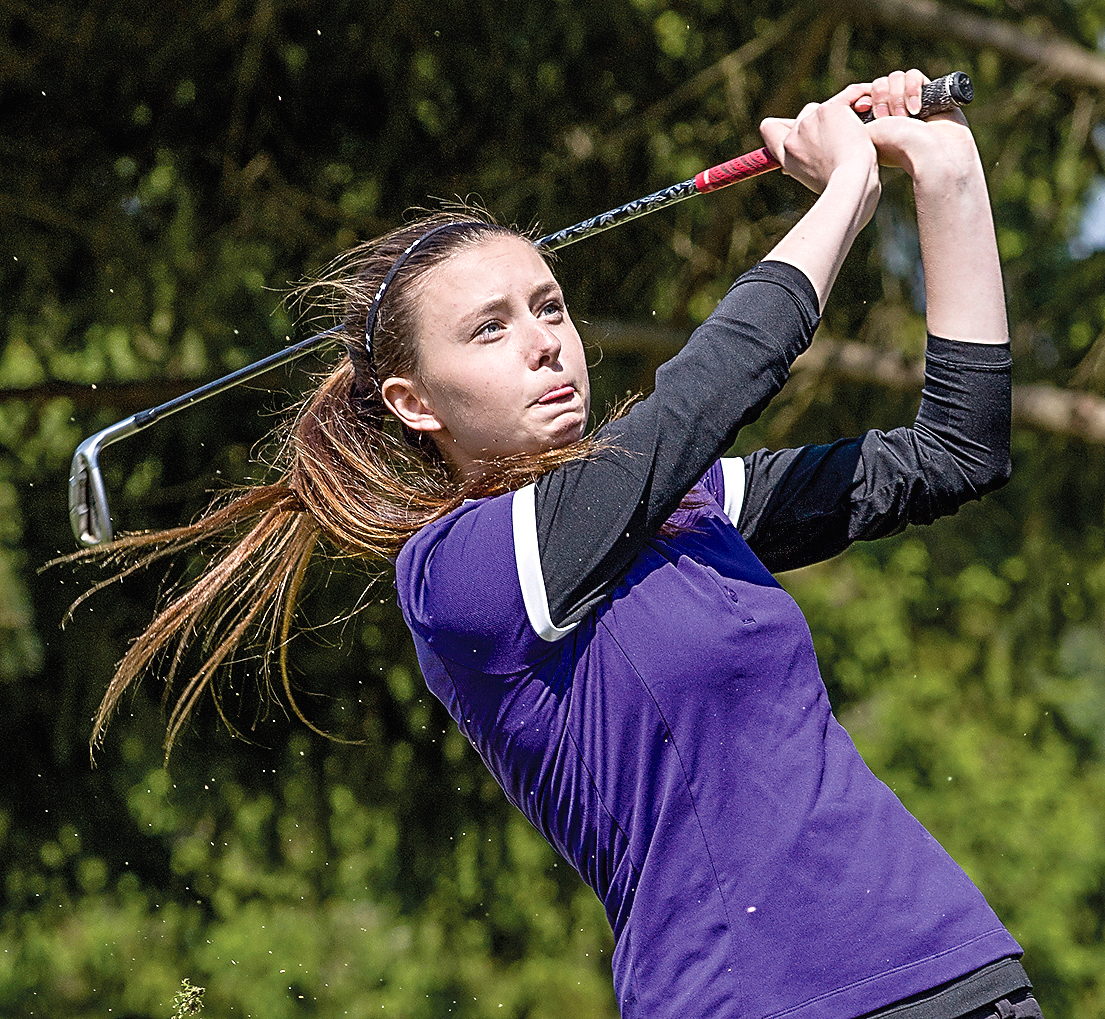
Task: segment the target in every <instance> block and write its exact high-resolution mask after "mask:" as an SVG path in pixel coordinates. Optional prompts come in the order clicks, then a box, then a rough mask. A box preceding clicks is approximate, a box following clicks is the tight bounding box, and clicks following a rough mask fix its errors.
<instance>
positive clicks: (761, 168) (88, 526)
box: [69, 71, 974, 547]
mask: <svg viewBox="0 0 1105 1019" xmlns="http://www.w3.org/2000/svg"><path fill="white" fill-rule="evenodd" d="M973 98H974V89H973V87H972V85H971V79H970V78H969V77H968V76H967V75H966V74H964V73H963V72H962V71H955V72H953V73H951V74H948V75H945V76H944V77H942V78H937V79H936V80H935V81H932V82H929V83H928V84H927V85H925V86H924V89H923V90H922V93H921V110H920V112H919V113H917V114H916V116H917V117H918V118H920V119H925V118H926V117H931V116H933V115H935V114H937V113H944V112H946V111H948V110H951V109H954V108H955V107H958V106H963V105H966V104H967V103H969V102H971V100H972V99H973ZM859 116H860V118H861V119H862V120H865V121H868V120H871V119H872V117H873V114H871V113H870V112H867V113H862V114H860V115H859ZM778 167H779V163H778V161H777V160H776V159H775V157H774V156H772V154H771V153H770V152H769V151H768V149H767V148H766V147H764V148H761V149H757V150H755V151H754V152H748V153H745V154H744V155H742V156H737V157H736V158H734V159H730V160H728V161H727V162H724V163H719V164H718V165H717V166H712V167H710V168H709V169H708V170H703V171H701V172H700V173H698V174H696V175H695V176H694V177H692V178H691V179H690V180H685V181H683V182H682V183H680V184H674V185H672V186H671V187H668V188H665V189H664V190H662V191H657V192H655V193H653V194H651V195H646V196H645V197H644V198H638V199H636V200H634V201H632V202H628V203H627V204H625V205H621V206H619V207H618V208H616V209H611V210H610V211H608V212H604V213H601V214H600V215H598V216H594V217H592V218H591V219H586V220H584V221H583V222H581V223H576V224H575V225H574V226H569V227H566V228H564V229H563V230H558V231H557V232H556V233H551V234H547V235H546V236H544V237H541V238H539V239H538V240H537V242H536V243H537V245H538V247H543V248H548V249H550V250H555V249H557V248H563V247H567V245H569V244H574V243H575V242H576V241H580V240H583V239H584V238H585V237H591V236H593V235H594V234H597V233H602V232H603V231H604V230H610V229H612V228H613V227H616V226H620V225H621V224H623V223H628V222H629V221H630V220H632V219H637V218H638V217H640V216H645V215H648V214H649V213H651V212H655V211H656V210H657V209H663V208H666V207H667V206H669V205H674V204H675V203H677V202H681V201H684V200H685V199H687V198H691V197H693V196H694V195H700V194H706V193H708V192H710V191H717V190H718V189H719V188H724V187H728V186H729V185H730V184H736V183H737V182H738V181H742V180H747V179H748V178H749V177H755V176H757V175H759V174H761V173H767V172H768V171H769V170H775V169H778ZM340 331H341V327H340V326H335V327H333V328H331V329H327V330H325V331H324V332H321V333H317V334H316V335H314V336H311V337H308V338H307V339H305V340H301V341H300V342H299V343H295V344H292V345H291V346H290V347H286V348H285V349H283V350H280V351H278V352H276V353H275V354H270V355H269V356H268V357H265V358H262V359H261V360H260V361H257V362H255V363H254V364H251V365H247V366H246V367H245V368H240V369H239V370H238V371H235V372H231V373H230V374H229V375H224V376H223V377H222V378H219V379H215V380H214V381H212V382H208V383H206V384H205V385H202V386H200V387H199V388H197V389H193V390H192V391H191V392H189V393H185V394H183V395H182V396H178V397H175V398H174V399H172V400H168V401H167V402H165V403H162V404H160V405H159V406H157V407H151V408H150V409H148V410H143V411H139V412H138V413H137V414H132V415H131V416H130V417H128V418H124V419H123V420H122V421H119V422H116V423H115V424H113V425H109V426H108V427H107V428H104V429H102V430H101V431H98V432H97V433H96V434H95V435H91V436H89V437H88V438H87V439H85V440H84V441H83V442H82V443H81V444H80V445H79V446H78V447H77V449H76V452H75V453H74V454H73V463H72V466H71V468H70V472H69V522H70V524H71V525H72V528H73V535H74V537H76V539H77V541H78V542H80V544H82V545H86V546H90V547H91V546H95V545H99V544H101V543H103V542H105V541H110V540H111V538H112V535H113V531H112V526H111V512H110V510H109V508H108V500H107V489H106V487H105V485H104V479H103V475H102V474H101V472H100V453H101V451H102V450H104V449H105V448H106V447H107V446H109V445H111V444H112V443H113V442H118V441H119V440H120V439H125V438H127V437H128V436H131V435H134V434H135V433H136V432H140V431H142V430H143V429H145V428H148V427H149V426H150V425H152V424H153V423H154V422H155V421H158V420H160V419H161V418H163V417H167V416H168V415H170V414H174V413H176V412H177V411H179V410H183V409H184V408H186V407H191V406H193V405H194V404H196V403H199V402H200V401H202V400H206V399H207V398H208V397H210V396H215V395H216V394H218V393H222V392H225V391H226V390H227V389H230V388H232V387H234V386H237V385H239V384H241V383H243V382H248V381H249V380H250V379H253V378H256V377H257V376H258V375H262V374H264V373H265V372H267V371H269V370H270V369H271V368H275V367H277V366H278V365H282V364H286V363H288V362H290V361H294V360H295V359H297V358H299V357H302V356H303V355H304V354H307V353H308V352H310V351H311V350H314V349H316V348H317V347H319V346H320V345H321V344H322V343H323V342H324V341H325V340H326V339H328V338H329V337H331V336H332V335H334V334H335V333H338V332H340Z"/></svg>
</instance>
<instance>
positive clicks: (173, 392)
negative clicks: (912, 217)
mask: <svg viewBox="0 0 1105 1019" xmlns="http://www.w3.org/2000/svg"><path fill="white" fill-rule="evenodd" d="M578 325H579V331H580V334H581V335H582V336H583V339H584V341H585V342H586V343H587V345H588V346H589V347H591V348H598V349H601V350H602V351H604V352H605V353H609V354H638V355H640V354H646V353H647V354H648V355H649V357H650V359H651V360H650V363H654V361H655V360H664V359H666V358H668V357H670V356H671V355H672V354H674V353H676V352H677V351H678V350H679V349H680V348H681V347H682V346H683V343H684V342H685V340H686V334H685V333H683V332H682V331H680V330H678V329H671V328H667V327H664V326H649V325H647V324H636V323H627V322H580V323H578ZM791 374H792V375H794V376H796V377H805V378H804V381H803V385H805V386H807V387H808V386H811V385H816V384H817V383H819V382H821V381H825V382H832V381H842V382H852V383H856V382H859V383H865V384H868V385H876V386H881V387H882V388H884V389H888V390H892V391H894V392H915V393H920V391H921V386H922V385H923V384H924V366H923V365H922V364H921V363H920V362H918V361H913V360H910V359H908V358H906V357H904V356H903V355H902V354H901V353H900V352H898V351H896V350H889V349H886V348H881V347H870V346H867V345H865V344H862V343H856V342H854V341H850V340H835V339H833V338H832V337H829V336H825V335H824V334H819V335H818V338H817V342H816V343H814V345H813V346H812V347H810V349H809V350H807V351H806V352H805V353H804V354H803V355H802V356H801V357H799V358H798V360H797V361H795V362H794V365H793V367H792V369H791ZM809 376H813V378H812V379H811V378H809ZM203 381H204V380H202V379H176V380H173V379H163V380H152V379H150V380H143V381H135V382H114V383H103V384H100V385H98V386H95V387H92V386H89V385H85V384H80V383H74V382H64V381H60V380H55V381H51V382H45V383H42V384H40V385H37V386H25V387H21V388H18V389H0V403H4V402H6V401H9V400H25V401H29V402H31V403H34V404H38V405H41V404H43V403H45V402H46V401H48V400H54V399H61V398H64V399H67V400H70V401H71V402H72V404H73V407H74V409H76V410H78V411H88V410H93V409H96V408H104V407H110V408H112V409H114V410H115V411H117V412H118V413H119V416H120V417H123V416H125V415H126V414H132V413H134V412H136V411H139V410H143V409H145V408H147V407H153V406H157V405H159V404H161V403H164V402H165V401H166V400H169V399H171V398H173V397H175V396H179V395H180V394H181V393H185V392H187V391H188V390H190V389H193V388H195V387H196V386H198V385H200V384H202V382H203ZM251 386H252V387H258V383H256V382H254V383H251ZM278 387H279V388H286V383H285V382H284V381H283V380H282V381H281V382H280V383H278ZM1013 424H1014V425H1015V426H1016V427H1018V428H1027V429H1029V430H1031V431H1034V432H1040V433H1042V434H1046V435H1057V436H1061V437H1064V438H1068V439H1077V440H1080V441H1082V442H1088V443H1092V444H1094V445H1105V398H1102V397H1100V396H1097V395H1096V394H1094V393H1087V392H1083V391H1080V390H1073V389H1060V388H1059V387H1058V386H1050V385H1041V384H1032V385H1020V386H1014V387H1013Z"/></svg>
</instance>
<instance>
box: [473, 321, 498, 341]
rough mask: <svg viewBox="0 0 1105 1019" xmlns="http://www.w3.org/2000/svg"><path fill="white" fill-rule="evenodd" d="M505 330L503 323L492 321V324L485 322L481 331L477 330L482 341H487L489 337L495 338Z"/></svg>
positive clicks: (480, 328)
mask: <svg viewBox="0 0 1105 1019" xmlns="http://www.w3.org/2000/svg"><path fill="white" fill-rule="evenodd" d="M502 329H503V324H502V322H498V321H495V320H494V319H492V320H491V321H490V322H485V323H484V324H483V325H482V326H480V327H479V329H477V330H476V336H477V337H479V338H480V339H487V338H489V337H492V338H493V337H495V336H496V335H497V334H498V333H500V332H501V331H502Z"/></svg>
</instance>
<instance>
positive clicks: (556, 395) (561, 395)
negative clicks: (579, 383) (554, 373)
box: [537, 386, 576, 403]
mask: <svg viewBox="0 0 1105 1019" xmlns="http://www.w3.org/2000/svg"><path fill="white" fill-rule="evenodd" d="M575 391H576V390H575V386H560V387H559V388H557V389H550V390H549V391H548V392H547V393H546V394H545V395H544V396H542V397H541V399H540V400H538V401H537V402H538V403H559V402H560V401H561V400H567V399H570V398H571V396H572V394H574V393H575Z"/></svg>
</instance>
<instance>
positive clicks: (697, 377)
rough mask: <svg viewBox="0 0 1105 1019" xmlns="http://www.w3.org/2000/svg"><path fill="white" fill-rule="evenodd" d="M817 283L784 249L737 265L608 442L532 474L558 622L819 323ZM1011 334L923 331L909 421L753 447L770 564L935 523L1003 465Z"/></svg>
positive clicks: (611, 574)
mask: <svg viewBox="0 0 1105 1019" xmlns="http://www.w3.org/2000/svg"><path fill="white" fill-rule="evenodd" d="M817 321H818V314H817V297H816V293H815V292H814V290H813V287H812V285H811V284H810V282H809V280H808V279H806V277H805V276H804V275H803V274H802V273H801V272H799V271H798V270H797V269H795V268H793V267H792V266H790V265H787V264H785V263H781V262H762V263H760V264H759V265H757V266H755V267H754V268H753V269H751V270H750V271H749V272H748V273H746V274H745V275H744V276H742V277H741V278H740V279H739V280H737V282H736V283H735V284H734V285H733V287H732V288H731V289H730V291H729V293H728V294H727V295H726V297H725V298H724V299H723V300H722V302H721V303H720V304H719V305H718V308H717V309H716V310H715V311H714V313H713V314H712V315H711V316H710V318H709V319H708V320H707V321H706V322H705V323H703V325H702V326H701V327H699V329H697V330H696V331H695V332H694V334H693V335H692V336H691V338H690V340H689V341H688V342H687V344H686V346H685V347H684V348H683V350H682V351H680V353H679V354H677V355H676V356H675V357H673V358H672V359H671V360H670V361H668V362H667V363H666V364H665V365H663V366H662V367H661V368H660V369H659V370H658V371H657V374H656V387H655V390H654V392H653V393H652V394H651V395H650V396H649V397H648V398H647V399H645V400H642V401H640V402H639V403H637V404H636V405H635V406H633V407H632V408H631V409H630V411H629V413H628V414H626V415H625V416H624V417H622V418H620V419H618V420H616V421H614V422H611V423H610V424H609V425H607V426H606V427H605V428H604V429H603V431H602V433H601V434H602V437H603V439H604V441H605V443H606V444H608V446H609V449H608V450H605V451H604V452H601V453H599V454H597V455H595V456H593V457H590V458H587V459H584V460H581V461H578V462H575V463H572V464H569V465H567V466H565V467H562V468H559V469H557V470H555V471H552V472H550V473H549V474H547V475H545V476H544V477H542V478H541V479H540V480H539V481H538V482H537V491H536V509H537V535H538V548H539V551H540V557H541V571H542V575H543V579H544V584H545V591H546V595H547V598H548V605H549V610H550V616H551V618H552V620H553V622H554V623H555V624H556V625H564V624H570V623H572V622H575V621H576V620H578V619H579V618H580V617H581V616H582V615H583V614H584V613H586V611H587V610H588V609H589V608H590V607H592V606H593V605H594V604H595V603H596V602H597V601H598V600H599V599H600V598H601V597H603V595H604V594H605V593H606V592H607V591H608V590H609V589H610V588H611V587H612V586H613V585H614V584H616V583H617V581H618V579H619V578H620V577H621V575H622V574H623V573H624V572H625V570H626V569H627V568H628V567H629V565H630V563H631V562H632V561H633V559H634V558H635V556H636V555H637V553H638V552H639V550H640V549H641V547H642V546H643V545H644V543H645V542H647V541H648V540H649V539H650V538H651V537H652V536H653V535H655V533H656V532H657V530H658V529H659V528H660V527H661V526H662V525H663V523H664V522H665V521H666V520H667V518H668V517H669V516H670V515H671V513H672V512H673V511H674V510H675V508H676V507H677V506H678V505H679V502H680V501H681V500H682V498H683V496H684V495H685V494H686V493H687V492H688V491H689V490H690V488H691V487H692V486H693V485H694V484H695V482H697V481H698V480H699V478H701V476H702V475H703V474H704V473H705V472H706V470H707V469H708V468H709V466H710V465H711V464H712V463H713V462H714V461H715V460H717V459H718V457H720V456H721V455H722V454H723V453H725V451H726V450H727V449H728V448H729V447H730V446H731V445H732V443H733V441H734V440H735V438H736V435H737V432H738V431H739V430H740V428H742V427H743V426H744V425H746V424H748V423H750V422H751V421H754V420H755V419H756V418H757V417H758V416H759V414H760V413H761V412H762V410H763V409H764V407H765V406H766V405H767V403H768V402H769V401H770V399H771V398H772V397H773V396H774V395H775V394H776V393H777V392H778V391H779V389H780V388H782V386H783V384H784V383H785V382H786V380H787V378H788V376H789V368H790V364H791V363H792V362H793V360H794V359H795V357H797V356H798V354H800V353H801V352H802V350H804V349H805V348H806V347H807V346H808V345H809V342H810V340H811V339H812V336H813V331H814V329H815V328H816V326H817ZM1010 364H1011V361H1010V357H1009V350H1008V346H1007V345H990V344H975V343H958V342H954V341H950V340H944V339H940V338H938V337H930V338H929V343H928V351H927V357H926V384H925V388H924V391H923V393H922V400H921V406H920V409H919V410H918V413H917V418H916V421H915V423H914V425H913V427H912V428H898V429H894V430H893V431H890V432H885V433H884V432H879V431H870V432H867V433H865V434H864V435H862V436H859V437H858V438H856V439H849V440H842V441H840V442H836V443H832V444H830V445H825V446H805V447H802V448H800V449H793V450H782V451H779V452H768V451H767V450H761V451H759V452H757V453H753V454H751V455H750V456H747V457H745V458H744V461H745V477H746V483H745V492H744V498H743V502H742V505H741V512H740V515H739V519H738V528H739V530H740V532H741V534H742V535H743V536H744V538H745V540H746V541H747V542H748V544H749V546H750V547H751V548H752V550H753V551H754V552H755V553H756V554H757V556H758V557H759V558H760V559H761V560H762V561H763V562H764V564H765V565H766V566H767V567H768V568H769V569H771V570H775V571H779V570H786V569H793V568H795V567H798V566H802V565H807V564H809V563H812V562H817V561H820V560H822V559H827V558H829V557H831V556H833V555H836V554H837V553H838V552H840V551H842V550H843V549H844V548H846V547H847V546H848V545H849V544H851V542H853V541H856V540H859V539H870V538H876V537H881V536H884V535H887V534H893V533H895V532H897V531H899V530H901V529H902V528H903V527H904V526H905V525H906V524H907V523H929V522H931V521H932V520H934V519H936V518H937V517H938V516H942V515H945V514H948V513H953V512H955V510H956V509H957V508H958V507H959V506H960V505H961V504H962V503H963V502H965V501H967V500H969V499H977V498H979V497H980V496H981V495H982V494H984V493H985V492H986V491H989V490H991V489H992V488H995V487H998V486H999V485H1000V484H1002V483H1003V482H1004V480H1005V479H1006V478H1007V477H1008V473H1009V416H1010V415H1009V405H1010Z"/></svg>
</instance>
